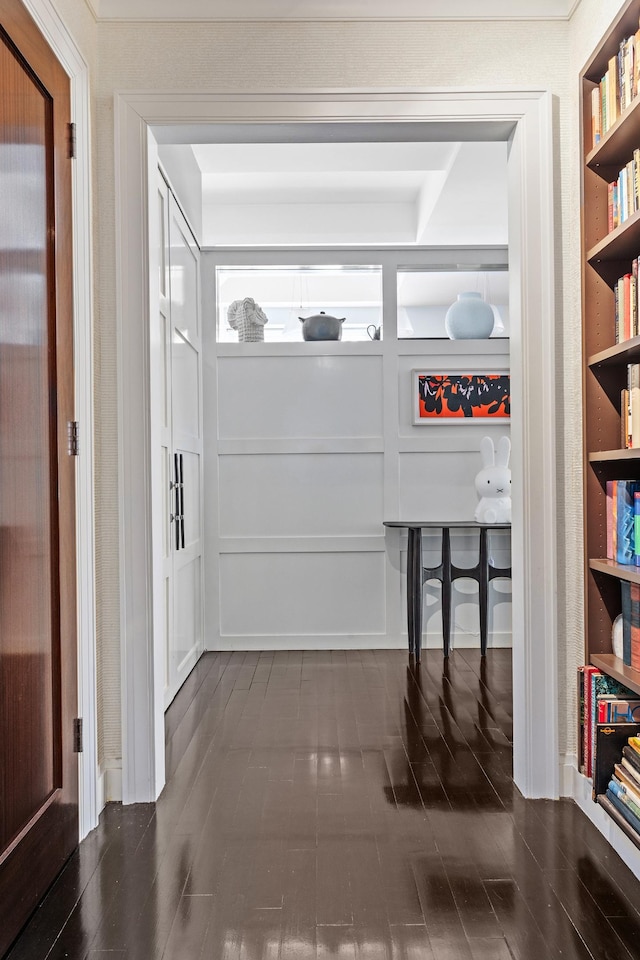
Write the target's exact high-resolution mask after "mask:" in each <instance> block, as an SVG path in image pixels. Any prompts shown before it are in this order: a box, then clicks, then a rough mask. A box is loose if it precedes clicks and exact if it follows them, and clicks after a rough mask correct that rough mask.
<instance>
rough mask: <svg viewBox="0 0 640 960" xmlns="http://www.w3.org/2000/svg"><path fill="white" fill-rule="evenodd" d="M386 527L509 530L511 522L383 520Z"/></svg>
mask: <svg viewBox="0 0 640 960" xmlns="http://www.w3.org/2000/svg"><path fill="white" fill-rule="evenodd" d="M383 524H384V526H385V527H405V528H408V527H411V528H413V529H418V528H421V529H437V530H442V529H444V528H446V529H448V530H452V529H453V528H454V527H458V528H464V527H467V528H470V529H475V528H478V529H481V528H486V529H487V530H509V529H510V527H511V524H510V523H478V522H477V521H476V520H415V521H413V520H383Z"/></svg>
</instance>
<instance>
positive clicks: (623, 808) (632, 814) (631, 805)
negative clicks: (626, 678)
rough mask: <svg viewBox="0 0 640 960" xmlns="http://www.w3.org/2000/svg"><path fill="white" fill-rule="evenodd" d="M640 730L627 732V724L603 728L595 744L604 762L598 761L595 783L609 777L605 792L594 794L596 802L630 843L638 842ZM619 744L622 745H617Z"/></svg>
mask: <svg viewBox="0 0 640 960" xmlns="http://www.w3.org/2000/svg"><path fill="white" fill-rule="evenodd" d="M638 733H640V731H637V730H635V731H631V730H630V728H629V724H625V725H624V726H619V727H616V728H613V727H609V728H603V730H602V732H601V734H600V735H599V739H598V743H599V745H602V752H603V759H604V758H605V755H606V761H605V762H603V764H602V770H601V771H599V774H600V777H601V780H600V782H599V784H598V786H600V787H601V786H604V781H605V780H606V778H607V775H608V776H609V779H608V782H607V786H606V791H605V792H603V793H600V792H599V793H597V794H596V798H595V799H596V800H597V802H598V803H599V804H600V805H601V806H602V807H603V808H604V809H605V810H606V811H607V812H608V813H609V814H610V816H611V817H613V819H614V820H615V821H616V822H617V823H618V824H619V825H620V826H621V827H622V828H623V830H624V831H625V833H626V834H627V836H629V837H630V838H631V839H632V840H633V841H634V843H636V844H637V845H640V737H638V735H637V734H638ZM604 737H607V738H608V739H609V741H610V746H609V744H607V747H605V746H604ZM621 744H624V745H623V746H622V748H621V749H620V747H621ZM610 751H613V752H614V753H615V754H616V756H615V757H613V758H612V757H610V756H608V754H609V753H610ZM612 759H614V760H615V759H617V761H618V762H614V763H613V767H612V768H611V770H610V772H609V773H608V772H607V769H606V766H607V765H610V764H611V760H612Z"/></svg>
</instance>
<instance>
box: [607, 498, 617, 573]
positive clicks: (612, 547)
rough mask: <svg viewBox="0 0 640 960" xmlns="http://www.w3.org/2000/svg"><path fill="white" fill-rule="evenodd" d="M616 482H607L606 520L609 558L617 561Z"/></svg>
mask: <svg viewBox="0 0 640 960" xmlns="http://www.w3.org/2000/svg"><path fill="white" fill-rule="evenodd" d="M616 483H617V481H616V480H607V486H606V498H607V501H606V519H607V557H608V559H609V560H615V558H616V548H617V543H616V539H617V519H618V518H617V510H618V502H617V489H616Z"/></svg>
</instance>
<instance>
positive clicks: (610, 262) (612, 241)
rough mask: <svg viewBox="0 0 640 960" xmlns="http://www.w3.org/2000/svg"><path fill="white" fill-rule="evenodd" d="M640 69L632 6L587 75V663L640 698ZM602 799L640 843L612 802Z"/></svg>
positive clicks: (639, 30) (634, 2)
mask: <svg viewBox="0 0 640 960" xmlns="http://www.w3.org/2000/svg"><path fill="white" fill-rule="evenodd" d="M639 64H640V0H628V2H627V3H625V4H624V6H623V8H622V9H621V11H620V13H619V14H618V16H617V18H616V20H615V21H614V22H613V23H612V24H611V26H610V28H609V30H608V31H607V33H606V34H605V36H604V37H603V38H602V40H601V42H600V44H599V45H598V47H597V49H596V50H595V52H594V53H593V55H592V56H591V58H590V59H589V61H588V63H587V64H586V66H585V67H584V69H583V71H582V73H581V77H580V80H581V123H582V128H581V146H582V171H581V172H582V223H581V226H582V264H583V269H582V327H583V357H584V367H583V403H584V406H583V424H584V450H585V460H584V498H585V501H584V508H585V509H584V523H585V553H586V558H585V605H586V609H585V663H586V664H588V665H590V666H591V667H595V668H597V670H599V671H601V672H602V674H605V675H606V677H609V678H611V680H612V681H618V683H619V684H622V685H623V686H624V687H625V688H626V689H627V690H629V691H631V692H632V693H633V694H635V695H637V696H638V698H639V699H640V669H638V667H637V665H635V664H634V666H633V667H632V666H630V665H629V664H628V663H625V659H623V658H622V657H618V656H616V655H615V654H614V652H613V639H612V633H613V623H614V621H615V619H616V617H617V616H618V614H620V613H621V611H622V604H623V599H622V594H623V590H622V584H623V583H626V584H627V587H626V592H627V594H628V591H629V589H632V590H634V591H635V592H636V594H637V584H640V566H637V565H634V564H626V563H624V564H621V563H619V562H616V561H615V560H613V559H611V556H610V555H609V556H608V554H611V536H609V543H608V541H607V482H608V481H611V480H637V481H639V482H640V444H636V443H635V442H634V443H633V444H632V445H631V446H629V443H630V440H628V439H627V438H628V437H630V435H631V431H630V427H629V425H630V423H631V414H630V407H631V396H632V392H633V391H632V389H631V387H632V386H633V385H634V382H633V381H632V379H631V377H632V369H633V365H635V364H640V326H639V324H640V320H639V314H640V310H639V309H638V300H637V297H638V294H637V288H638V280H637V271H638V256H639V255H640V202H639V200H640V198H639V197H638V193H639V191H640V82H639V74H638V69H639ZM634 261H635V263H634ZM634 274H635V276H634ZM634 296H635V300H634V299H633V297H634ZM621 311H622V312H621ZM610 486H611V485H610ZM629 584H631V585H632V586H631V587H629ZM627 649H628V648H627ZM626 656H627V654H626V653H625V658H626ZM594 746H595V740H594ZM595 787H596V783H595V781H594V799H596V793H597V791H596V789H595ZM604 789H605V790H606V785H605V788H604ZM597 799H598V802H599V803H600V805H601V806H602V807H603V808H604V809H605V810H607V811H608V812H609V814H610V815H611V816H612V817H613V818H614V819H615V820H616V822H618V823H619V824H620V825H621V827H622V829H623V830H625V832H626V833H627V834H628V835H629V836H630V837H631V839H633V841H634V843H636V844H637V845H640V835H636V834H635V831H633V830H630V829H629V828H628V824H626V823H624V822H621V821H623V818H622V817H621V816H620V815H619V813H616V811H615V810H614V809H613V805H612V803H611V802H610V800H608V799H607V796H606V795H604V793H603V795H602V796H599V797H597ZM616 802H617V801H616ZM632 834H633V835H632Z"/></svg>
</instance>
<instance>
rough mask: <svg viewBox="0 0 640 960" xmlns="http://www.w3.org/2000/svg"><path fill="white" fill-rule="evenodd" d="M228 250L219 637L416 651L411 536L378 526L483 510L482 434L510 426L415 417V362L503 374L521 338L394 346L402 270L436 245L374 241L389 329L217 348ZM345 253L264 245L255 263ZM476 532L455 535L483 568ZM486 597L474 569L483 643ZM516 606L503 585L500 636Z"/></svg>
mask: <svg viewBox="0 0 640 960" xmlns="http://www.w3.org/2000/svg"><path fill="white" fill-rule="evenodd" d="M467 255H468V256H471V254H469V253H468V252H467ZM236 256H238V257H239V254H236ZM251 256H252V255H251V252H250V251H243V252H242V261H241V262H242V264H243V265H244V264H246V263H247V262H248V261H249V260H250V259H251ZM457 256H458V257H459V258H461V254H457ZM233 257H234V254H233V253H225V254H222V253H220V252H217V253H216V252H215V251H208V252H203V254H202V275H203V290H204V303H205V309H204V315H203V324H204V338H205V340H204V343H205V347H204V369H205V371H206V372H205V385H204V386H205V393H204V422H205V451H206V454H205V522H206V551H205V552H206V557H207V562H206V567H205V597H206V610H205V616H206V642H207V645H208V647H209V648H210V649H238V650H243V649H318V648H320V649H322V648H327V649H335V648H345V647H365V648H366V647H369V648H371V647H380V648H389V647H406V645H407V627H406V604H405V592H406V578H405V570H406V535H405V536H401V535H400V532H399V531H397V530H393V531H388V532H387V534H386V536H385V532H384V528H383V520H385V519H387V520H397V519H409V518H413V519H416V518H418V519H424V520H433V521H438V520H443V519H445V518H446V519H448V520H471V521H472V520H473V514H474V510H475V507H476V505H477V495H476V492H475V487H474V477H475V474H476V473H477V472H478V470H479V469H480V467H481V465H482V463H481V459H480V454H479V449H480V440H481V438H482V437H483V436H484V435H485V434H488V435H490V436H492V437H493V439H494V441H496V442H497V439H498V437H499V436H500V435H502V434H503V433H508V432H509V426H508V422H507V423H506V425H505V424H504V423H502V424H497V425H495V424H491V425H490V426H487V425H485V424H469V423H457V424H455V425H453V426H451V425H449V426H446V425H442V424H435V425H434V424H431V425H415V424H414V423H413V401H412V382H413V378H412V371H413V370H414V369H416V368H422V369H425V370H434V371H438V372H446V371H447V370H449V371H451V372H464V371H468V372H482V371H486V372H508V369H509V343H508V341H507V340H500V341H495V340H492V341H489V340H487V341H466V342H465V341H449V340H447V339H441V340H401V341H398V340H397V339H396V337H395V313H396V310H395V290H396V282H395V268H392V265H393V264H394V263H407V262H408V260H412V259H413V260H415V259H416V258H417V259H418V260H419V259H420V257H423V258H424V254H417V253H416V252H415V251H394V252H393V253H390V252H389V251H384V252H383V251H371V250H367V251H366V253H364V254H363V260H365V261H366V262H367V263H380V264H384V265H385V267H386V270H385V272H386V276H387V278H388V280H387V282H388V283H389V285H390V289H386V290H384V289H383V300H384V304H385V315H384V318H383V327H384V336H383V339H382V340H381V341H368V340H367V341H365V342H362V341H360V342H346V341H340V342H325V343H310V342H304V341H302V337H301V336H300V342H299V343H281V344H277V343H257V344H247V343H233V344H230V343H222V344H220V343H217V342H216V331H215V327H216V317H215V303H216V296H215V266H216V263H220V262H222V261H223V262H224V263H225V265H227V264H229V263H231V262H232V261H233ZM265 257H266V258H267V259H266V261H265ZM341 257H345V252H344V251H340V250H336V251H331V250H322V251H321V252H319V251H316V252H315V253H313V252H309V251H288V252H287V254H286V255H283V254H282V252H278V253H270V254H265V251H261V252H259V253H258V252H256V254H255V262H256V263H260V264H264V263H265V262H269V258H271V259H275V260H277V262H278V263H280V264H282V263H286V262H287V258H290V259H291V260H292V262H296V263H299V262H305V263H306V262H307V261H309V260H310V261H311V262H314V258H315V262H317V263H323V262H326V263H332V264H335V263H339V262H340V258H341ZM348 257H349V262H353V261H354V259H357V252H354V251H353V250H351V251H350V252H349V254H348ZM433 257H436V258H438V257H439V258H440V259H439V260H438V262H441V259H442V251H432V252H431V258H433ZM427 259H428V258H427ZM485 259H486V257H485ZM454 262H455V260H454ZM477 537H478V535H477V533H476V534H470V533H468V532H467V533H461V534H459V535H457V536H454V537H453V549H454V562H455V563H457V564H459V565H460V566H474V565H475V563H476V562H477V551H478V539H477ZM439 553H440V538H439V535H435V534H434V535H433V536H426V537H425V562H426V563H429V564H431V565H433V566H435V565H436V563H437V562H439V561H437V559H436V558H437V557H438V555H439ZM492 553H493V555H494V561H495V563H496V565H498V566H508V565H509V556H510V553H509V544H508V535H507V536H505V535H504V534H502V535H501V534H499V533H498V532H496V533H495V534H494V535H493V537H492ZM426 595H427V601H426V607H425V617H424V632H425V637H424V644H425V646H433V647H441V645H442V633H441V606H440V588H439V587H437V586H435V585H430V586H429V587H428V588H427V591H426ZM476 598H477V588H474V587H473V585H472V584H471V583H470V582H469V581H460V582H458V583H456V585H455V589H454V593H453V618H452V644H453V646H454V647H455V646H474V647H478V646H479V644H480V640H479V614H478V605H477V599H476ZM509 601H510V583H509V582H508V581H502V582H501V583H500V584H499V585H494V586H492V589H491V593H490V641H489V642H490V645H494V646H510V644H511V622H510V603H509Z"/></svg>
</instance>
